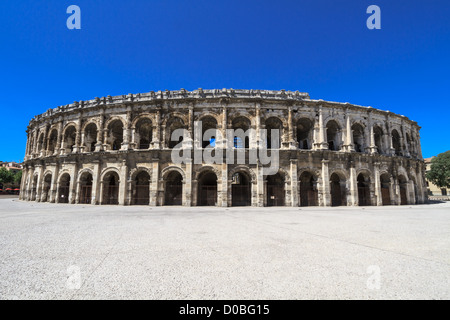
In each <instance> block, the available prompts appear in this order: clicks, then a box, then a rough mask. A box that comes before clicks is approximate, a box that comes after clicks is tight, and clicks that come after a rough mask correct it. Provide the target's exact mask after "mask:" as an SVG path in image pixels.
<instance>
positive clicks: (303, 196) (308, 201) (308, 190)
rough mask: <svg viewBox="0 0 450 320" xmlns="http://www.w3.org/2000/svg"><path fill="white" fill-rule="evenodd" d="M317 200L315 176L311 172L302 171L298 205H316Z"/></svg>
mask: <svg viewBox="0 0 450 320" xmlns="http://www.w3.org/2000/svg"><path fill="white" fill-rule="evenodd" d="M318 202H319V201H318V191H317V178H316V177H315V176H314V175H313V174H312V173H311V172H307V171H306V172H303V173H302V174H301V175H300V206H302V207H310V206H317V205H318Z"/></svg>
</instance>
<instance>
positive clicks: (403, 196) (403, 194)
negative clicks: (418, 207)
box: [398, 175, 408, 205]
mask: <svg viewBox="0 0 450 320" xmlns="http://www.w3.org/2000/svg"><path fill="white" fill-rule="evenodd" d="M398 184H399V187H400V205H406V204H408V197H407V191H408V180H407V179H406V178H405V176H403V175H401V176H399V177H398Z"/></svg>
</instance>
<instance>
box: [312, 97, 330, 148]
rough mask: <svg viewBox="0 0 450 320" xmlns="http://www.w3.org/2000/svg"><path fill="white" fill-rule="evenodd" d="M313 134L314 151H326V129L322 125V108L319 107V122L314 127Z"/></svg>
mask: <svg viewBox="0 0 450 320" xmlns="http://www.w3.org/2000/svg"><path fill="white" fill-rule="evenodd" d="M315 127H316V128H315V130H316V132H315V134H314V136H315V137H314V149H316V150H327V149H328V142H327V141H326V140H327V137H326V128H325V127H324V123H323V110H322V106H320V107H319V121H318V123H317V124H316V126H315Z"/></svg>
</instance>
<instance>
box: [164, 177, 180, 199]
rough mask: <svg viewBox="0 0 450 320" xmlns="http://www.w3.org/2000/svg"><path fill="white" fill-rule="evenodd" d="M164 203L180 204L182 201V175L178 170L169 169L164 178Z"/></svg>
mask: <svg viewBox="0 0 450 320" xmlns="http://www.w3.org/2000/svg"><path fill="white" fill-rule="evenodd" d="M165 185H166V188H165V194H164V198H165V199H164V204H165V205H166V206H181V205H182V201H183V177H182V175H181V174H180V173H179V172H178V171H171V172H170V173H169V174H168V175H167V177H166V179H165Z"/></svg>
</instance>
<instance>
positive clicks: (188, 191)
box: [182, 159, 192, 207]
mask: <svg viewBox="0 0 450 320" xmlns="http://www.w3.org/2000/svg"><path fill="white" fill-rule="evenodd" d="M185 180H186V181H183V182H184V190H183V202H182V204H183V206H186V207H190V206H192V159H189V160H187V162H186V179H185Z"/></svg>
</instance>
